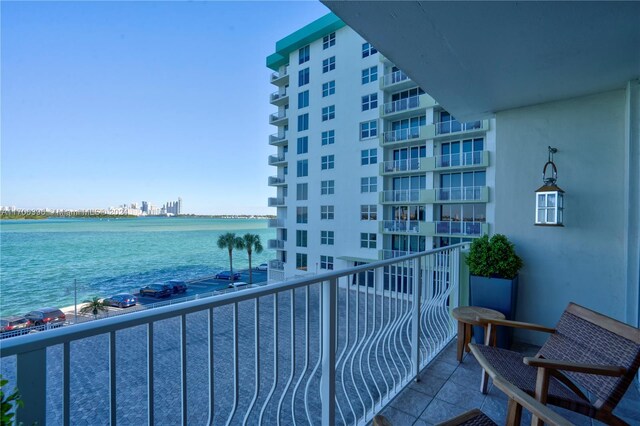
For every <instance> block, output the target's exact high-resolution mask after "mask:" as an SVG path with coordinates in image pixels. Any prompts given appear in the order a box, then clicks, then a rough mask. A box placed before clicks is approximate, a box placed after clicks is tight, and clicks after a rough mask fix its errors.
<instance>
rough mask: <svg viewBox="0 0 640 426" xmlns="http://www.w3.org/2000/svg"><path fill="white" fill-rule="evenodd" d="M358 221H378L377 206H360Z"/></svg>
mask: <svg viewBox="0 0 640 426" xmlns="http://www.w3.org/2000/svg"><path fill="white" fill-rule="evenodd" d="M360 220H378V205H377V204H363V205H361V206H360Z"/></svg>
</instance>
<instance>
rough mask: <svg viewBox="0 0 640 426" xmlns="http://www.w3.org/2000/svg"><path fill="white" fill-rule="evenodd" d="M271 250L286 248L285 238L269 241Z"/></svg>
mask: <svg viewBox="0 0 640 426" xmlns="http://www.w3.org/2000/svg"><path fill="white" fill-rule="evenodd" d="M268 247H269V248H270V249H271V250H284V240H277V239H272V240H269V241H268Z"/></svg>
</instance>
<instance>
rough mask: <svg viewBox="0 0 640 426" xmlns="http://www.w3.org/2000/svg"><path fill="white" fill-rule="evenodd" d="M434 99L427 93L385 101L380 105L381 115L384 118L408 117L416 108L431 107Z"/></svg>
mask: <svg viewBox="0 0 640 426" xmlns="http://www.w3.org/2000/svg"><path fill="white" fill-rule="evenodd" d="M435 105H436V102H435V100H434V99H433V98H432V97H431V96H429V95H427V94H424V95H420V96H412V97H410V98H405V99H400V100H398V101H393V102H387V103H386V104H384V105H382V106H381V111H380V113H381V115H382V117H383V118H385V119H391V118H393V119H400V118H404V117H410V116H411V115H413V114H414V113H415V112H416V110H419V109H424V108H429V107H433V106H435Z"/></svg>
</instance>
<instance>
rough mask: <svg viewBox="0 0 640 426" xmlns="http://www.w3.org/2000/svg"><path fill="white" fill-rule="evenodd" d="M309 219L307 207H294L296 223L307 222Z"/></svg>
mask: <svg viewBox="0 0 640 426" xmlns="http://www.w3.org/2000/svg"><path fill="white" fill-rule="evenodd" d="M308 221H309V208H308V207H296V223H307V222H308Z"/></svg>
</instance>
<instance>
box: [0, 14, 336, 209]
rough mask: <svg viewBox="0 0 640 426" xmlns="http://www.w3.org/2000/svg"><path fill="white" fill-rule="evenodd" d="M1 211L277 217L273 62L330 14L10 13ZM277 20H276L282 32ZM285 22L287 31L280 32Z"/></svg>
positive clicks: (4, 53) (5, 22)
mask: <svg viewBox="0 0 640 426" xmlns="http://www.w3.org/2000/svg"><path fill="white" fill-rule="evenodd" d="M0 8H1V9H2V10H1V11H2V13H1V24H2V30H1V31H2V49H1V60H2V80H1V86H2V90H1V102H2V106H3V108H2V111H1V116H0V121H1V125H2V153H1V158H0V160H1V163H2V164H1V166H2V167H1V171H0V173H1V174H0V177H1V193H0V204H2V205H10V206H11V205H14V206H20V207H21V208H25V209H36V208H44V207H47V208H51V209H85V208H92V206H116V205H119V204H122V201H121V200H123V199H126V200H163V199H166V194H168V193H171V194H181V196H182V198H183V199H185V200H189V202H188V203H187V204H186V205H185V211H184V212H183V213H186V214H274V213H275V210H274V209H272V208H269V207H268V206H267V201H266V200H267V198H268V197H269V196H273V195H275V191H274V190H273V188H270V187H269V186H268V185H267V179H268V176H269V175H270V174H273V170H272V168H271V167H270V166H269V165H268V164H267V161H266V158H267V157H268V155H269V154H270V153H271V149H270V147H269V146H268V144H266V143H265V141H266V140H267V138H268V135H269V134H270V133H273V128H272V127H271V126H270V125H269V123H268V121H267V119H266V118H265V117H267V116H268V114H269V113H270V112H273V111H272V108H271V107H270V106H269V104H268V102H267V101H266V100H268V97H269V94H270V93H271V92H273V91H274V90H275V89H276V88H275V87H273V86H272V85H270V84H269V79H268V73H269V72H268V70H267V69H266V67H265V63H264V58H265V57H266V56H267V55H268V54H269V53H270V52H271V51H272V50H273V41H274V40H279V39H280V38H282V37H284V36H286V35H287V34H289V33H291V32H292V31H294V30H295V29H297V28H299V27H300V26H301V25H304V23H306V22H309V21H312V20H314V19H317V18H319V17H320V16H323V15H324V14H326V13H328V9H327V8H326V7H325V6H323V5H322V4H320V3H319V2H2V3H0ZM271 18H273V19H271ZM276 18H277V19H276Z"/></svg>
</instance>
